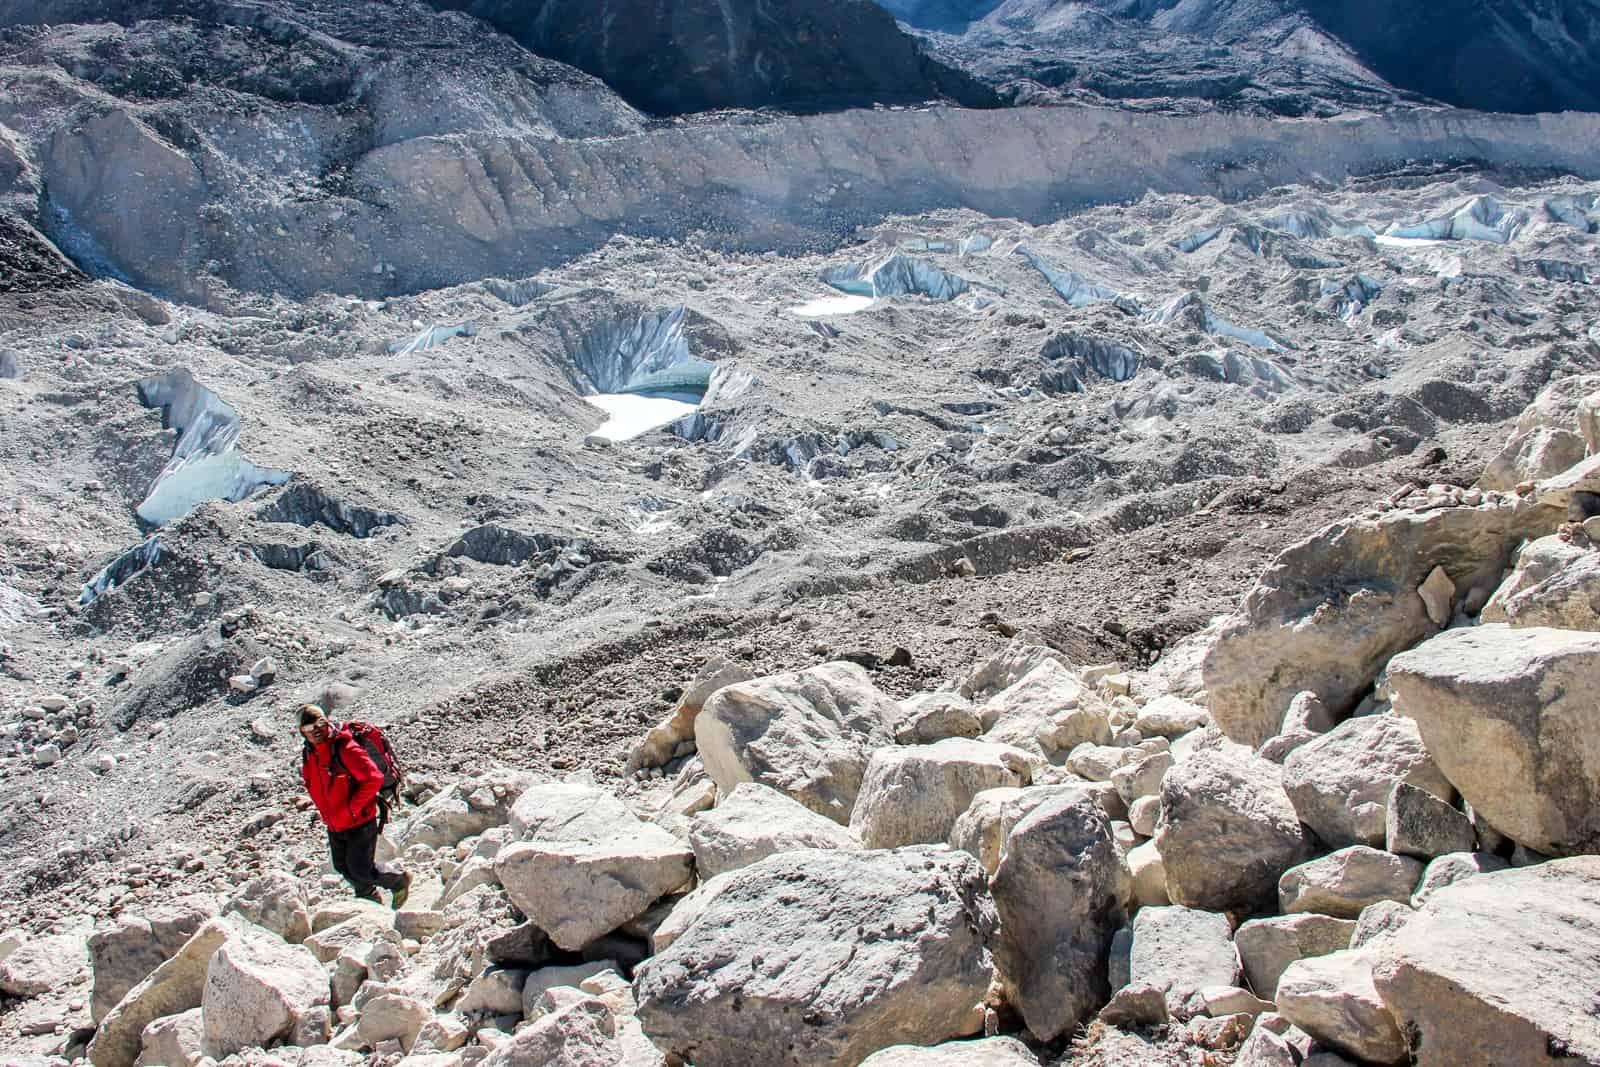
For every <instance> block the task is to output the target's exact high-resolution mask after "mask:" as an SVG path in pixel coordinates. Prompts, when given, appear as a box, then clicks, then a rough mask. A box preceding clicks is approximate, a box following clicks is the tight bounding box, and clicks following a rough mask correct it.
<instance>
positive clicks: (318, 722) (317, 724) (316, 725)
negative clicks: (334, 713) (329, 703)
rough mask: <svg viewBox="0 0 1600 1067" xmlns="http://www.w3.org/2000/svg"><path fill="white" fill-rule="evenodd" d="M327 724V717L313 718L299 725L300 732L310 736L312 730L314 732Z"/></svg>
mask: <svg viewBox="0 0 1600 1067" xmlns="http://www.w3.org/2000/svg"><path fill="white" fill-rule="evenodd" d="M327 725H328V720H327V719H313V720H311V721H310V722H308V723H302V724H301V725H300V732H301V733H303V734H305V735H306V736H307V737H310V736H311V735H312V734H313V733H314V732H316V731H317V730H320V729H322V728H323V727H324V726H327Z"/></svg>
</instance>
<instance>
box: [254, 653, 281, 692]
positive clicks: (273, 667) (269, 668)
mask: <svg viewBox="0 0 1600 1067" xmlns="http://www.w3.org/2000/svg"><path fill="white" fill-rule="evenodd" d="M277 676H278V665H277V664H276V663H273V662H272V657H271V656H263V657H261V658H260V659H258V660H256V661H255V663H254V664H252V665H251V667H250V677H251V678H253V679H255V682H256V685H258V686H265V685H271V684H272V680H273V679H274V678H276V677H277Z"/></svg>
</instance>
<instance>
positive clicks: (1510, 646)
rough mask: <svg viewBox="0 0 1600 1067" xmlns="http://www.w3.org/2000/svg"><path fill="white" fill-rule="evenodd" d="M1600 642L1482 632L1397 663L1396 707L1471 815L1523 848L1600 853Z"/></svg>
mask: <svg viewBox="0 0 1600 1067" xmlns="http://www.w3.org/2000/svg"><path fill="white" fill-rule="evenodd" d="M1597 672H1600V634H1594V633H1577V632H1573V631H1569V630H1550V629H1544V628H1540V627H1534V628H1528V629H1513V628H1510V627H1506V626H1499V625H1484V626H1477V627H1472V628H1469V629H1461V630H1452V631H1450V632H1448V633H1444V634H1441V635H1439V636H1438V637H1436V638H1434V639H1433V640H1431V641H1428V642H1426V643H1424V644H1422V645H1420V646H1418V647H1417V648H1414V649H1412V650H1411V651H1410V652H1406V653H1404V654H1402V655H1399V656H1396V657H1395V659H1394V661H1393V663H1392V664H1391V665H1390V668H1389V678H1390V684H1391V686H1392V687H1393V689H1394V693H1395V710H1396V711H1398V712H1400V713H1401V714H1404V715H1408V716H1410V717H1411V718H1413V719H1415V720H1416V722H1417V726H1418V727H1419V728H1420V730H1421V733H1422V738H1423V740H1424V741H1425V742H1426V743H1427V746H1428V751H1429V752H1431V753H1432V754H1433V757H1434V759H1435V760H1437V761H1438V764H1439V769H1440V770H1441V771H1443V772H1444V775H1445V777H1446V778H1448V779H1449V780H1450V781H1451V782H1452V783H1454V784H1455V786H1456V787H1457V788H1458V789H1459V790H1460V791H1461V795H1462V796H1463V797H1465V798H1466V800H1467V802H1468V803H1469V804H1471V805H1472V810H1473V811H1474V812H1475V813H1476V814H1477V815H1479V816H1481V817H1482V818H1484V819H1486V820H1488V822H1489V824H1490V825H1492V826H1493V827H1495V829H1497V830H1499V831H1501V832H1502V833H1504V834H1506V835H1507V836H1508V837H1510V838H1511V839H1512V840H1514V841H1516V842H1518V843H1519V844H1522V845H1526V846H1528V847H1530V848H1534V849H1537V850H1539V851H1540V852H1544V853H1547V854H1549V855H1555V856H1562V855H1571V854H1574V853H1583V852H1591V851H1594V850H1596V849H1600V746H1596V745H1595V744H1594V738H1595V729H1594V714H1593V709H1594V705H1593V700H1592V690H1593V685H1594V679H1595V678H1596V677H1600V674H1597Z"/></svg>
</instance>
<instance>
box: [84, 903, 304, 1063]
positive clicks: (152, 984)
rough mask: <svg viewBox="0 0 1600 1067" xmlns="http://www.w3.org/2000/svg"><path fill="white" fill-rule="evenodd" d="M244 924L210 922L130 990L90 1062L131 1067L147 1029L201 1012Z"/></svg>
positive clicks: (100, 1034) (105, 1022) (101, 1030)
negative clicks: (215, 968) (227, 946)
mask: <svg viewBox="0 0 1600 1067" xmlns="http://www.w3.org/2000/svg"><path fill="white" fill-rule="evenodd" d="M242 925H243V924H242V923H241V921H240V920H239V919H237V918H227V919H212V920H209V921H208V922H206V923H205V924H204V925H202V926H201V927H200V928H199V929H197V930H196V931H195V932H194V933H193V934H192V935H190V937H189V940H188V941H186V942H184V943H183V945H182V947H180V948H179V949H178V951H177V952H176V953H174V954H173V956H172V958H171V959H168V960H166V961H165V962H163V963H162V964H161V965H160V966H159V967H157V968H156V969H155V970H154V971H151V972H150V974H149V975H147V976H146V977H145V978H144V980H143V981H141V982H140V983H139V984H138V985H136V986H134V987H133V988H132V989H130V990H128V992H127V993H125V994H124V995H123V997H122V999H121V1000H120V1001H118V1002H117V1005H116V1006H115V1007H113V1008H112V1009H111V1010H110V1011H109V1012H107V1013H106V1015H105V1018H103V1019H101V1020H100V1025H99V1026H98V1027H97V1028H96V1029H95V1034H94V1038H93V1039H92V1040H91V1041H90V1042H89V1050H88V1051H89V1059H90V1061H91V1062H93V1063H94V1065H95V1067H129V1065H130V1064H132V1063H133V1061H134V1060H135V1059H136V1058H137V1057H138V1056H139V1051H140V1043H141V1035H142V1034H143V1032H144V1029H145V1027H146V1026H148V1025H150V1024H151V1023H152V1022H154V1021H155V1020H157V1019H160V1018H163V1017H165V1016H168V1015H178V1014H180V1013H182V1012H186V1011H190V1010H191V1009H194V1008H198V1007H200V1004H201V1001H202V1000H203V999H204V995H205V986H206V971H207V968H208V967H209V966H210V964H211V957H212V956H214V955H215V954H216V951H217V949H219V948H221V947H222V945H223V943H224V942H226V941H227V940H228V939H229V938H230V937H233V936H234V935H235V934H236V932H237V931H238V930H239V929H240V928H241V927H242ZM323 984H324V986H326V984H327V983H326V979H324V983H323Z"/></svg>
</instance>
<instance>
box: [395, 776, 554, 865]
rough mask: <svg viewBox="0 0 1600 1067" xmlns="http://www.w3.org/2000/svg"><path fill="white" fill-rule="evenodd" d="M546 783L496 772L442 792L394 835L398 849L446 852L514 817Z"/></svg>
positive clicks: (530, 777) (533, 778)
mask: <svg viewBox="0 0 1600 1067" xmlns="http://www.w3.org/2000/svg"><path fill="white" fill-rule="evenodd" d="M541 780H542V779H541V778H540V777H539V776H538V775H535V774H532V773H530V772H526V771H511V770H505V769H496V770H493V771H489V772H487V773H485V774H481V775H479V776H478V777H476V778H468V779H466V780H464V781H461V782H457V783H456V784H455V785H453V786H451V787H450V788H448V789H444V790H441V791H440V792H439V793H438V795H436V796H434V797H433V798H431V799H430V800H429V801H428V802H427V803H426V804H424V805H422V807H420V808H418V809H417V810H416V812H415V813H413V814H412V816H411V817H410V818H409V819H407V820H406V821H405V824H404V825H403V826H401V827H400V828H399V830H398V831H395V832H394V841H395V848H396V849H397V850H399V851H400V852H404V851H405V850H406V849H408V848H410V847H411V846H412V845H427V846H428V847H429V848H445V847H448V846H450V845H454V844H455V843H456V842H458V841H462V840H465V839H466V838H469V837H475V836H477V835H478V834H481V833H483V832H484V831H485V830H488V829H490V828H491V827H495V826H503V825H505V823H506V821H507V820H508V819H509V818H510V816H511V807H512V805H513V804H515V803H516V802H517V798H518V797H520V796H521V795H522V793H523V792H524V791H525V790H526V789H527V788H528V787H529V786H530V785H533V784H534V783H535V782H537V781H541Z"/></svg>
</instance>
